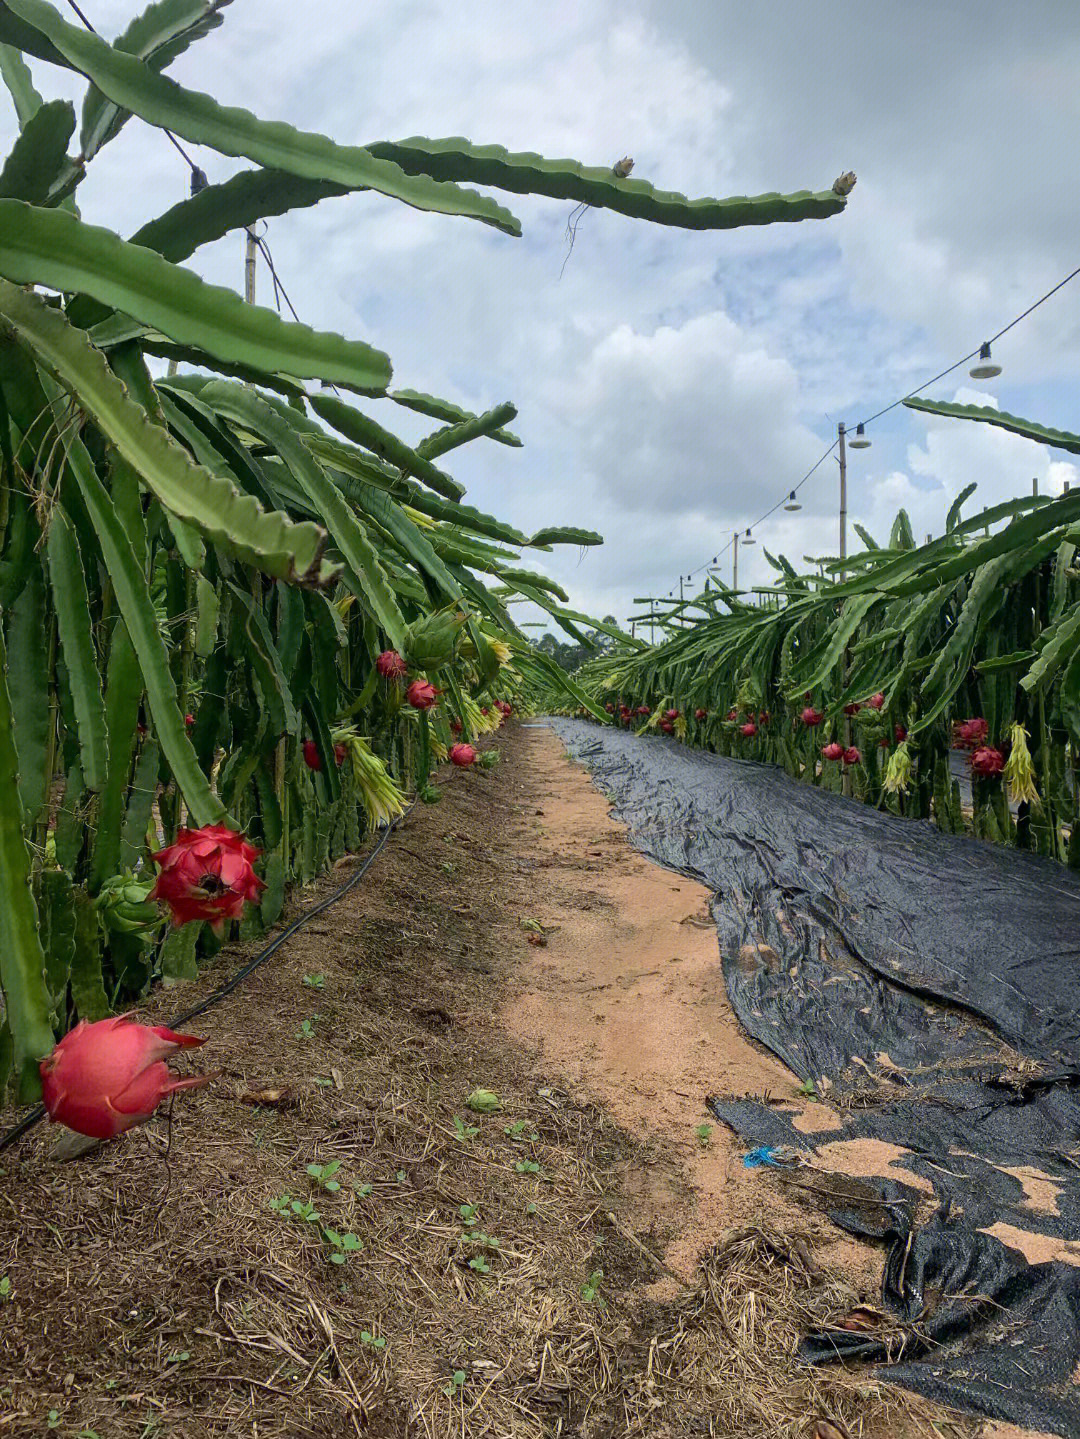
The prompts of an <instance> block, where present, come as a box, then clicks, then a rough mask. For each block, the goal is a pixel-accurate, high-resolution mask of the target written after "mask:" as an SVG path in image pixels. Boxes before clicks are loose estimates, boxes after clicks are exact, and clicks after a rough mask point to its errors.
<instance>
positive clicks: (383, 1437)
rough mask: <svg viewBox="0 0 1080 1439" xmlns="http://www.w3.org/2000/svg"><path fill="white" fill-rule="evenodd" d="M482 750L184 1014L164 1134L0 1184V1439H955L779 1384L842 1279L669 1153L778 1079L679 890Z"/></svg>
mask: <svg viewBox="0 0 1080 1439" xmlns="http://www.w3.org/2000/svg"><path fill="white" fill-rule="evenodd" d="M498 743H499V745H500V746H501V748H502V751H503V760H502V763H501V764H499V765H498V766H497V768H496V769H494V770H493V771H491V772H490V773H488V774H479V773H467V774H453V775H446V776H444V779H445V788H444V798H443V800H442V802H441V803H439V804H436V805H432V806H420V807H418V808H417V809H416V810H414V811H413V813H412V814H411V815H410V817H409V818H408V820H407V821H406V822H405V824H404V825H403V826H402V828H401V829H400V830H399V831H398V832H397V833H396V834H395V835H394V836H393V837H392V838H391V840H390V843H389V844H388V845H387V847H386V848H385V850H384V851H383V852H382V854H381V855H380V856H379V857H378V859H377V860H376V861H375V864H374V866H373V868H372V870H371V871H370V873H369V875H368V876H367V877H366V878H365V880H364V881H363V882H362V883H361V884H360V885H359V886H357V887H356V888H355V889H354V890H353V891H352V892H351V893H350V894H349V895H348V896H347V897H345V898H344V899H342V900H340V901H339V902H338V903H337V904H336V905H335V907H334V908H333V909H331V910H330V911H328V912H327V913H326V914H324V915H322V916H320V917H319V918H318V919H316V920H315V921H314V922H313V923H312V924H311V925H310V926H309V927H308V928H306V929H305V930H303V931H301V932H300V933H299V934H298V935H297V936H295V937H294V938H293V939H292V940H290V941H289V942H288V943H287V944H286V945H284V946H283V947H282V949H281V950H280V951H279V952H278V953H277V954H276V955H275V956H274V957H273V959H272V960H271V961H270V962H269V963H268V964H267V965H266V966H265V967H264V968H263V969H260V970H259V971H258V972H257V973H256V974H255V975H254V976H252V978H251V979H250V980H248V981H247V982H246V983H245V985H244V986H242V987H241V988H240V989H239V990H237V991H236V992H234V993H233V994H232V995H230V996H229V997H228V998H227V999H226V1000H225V1001H224V1002H223V1003H221V1004H220V1005H219V1006H217V1007H216V1008H214V1009H213V1010H212V1011H210V1012H209V1013H208V1014H207V1015H206V1016H205V1017H204V1019H203V1021H202V1022H201V1023H200V1024H199V1025H198V1026H197V1032H199V1033H202V1034H204V1035H206V1037H207V1040H208V1043H207V1046H206V1048H205V1049H204V1050H202V1051H199V1052H198V1054H197V1056H196V1057H195V1061H194V1063H195V1065H196V1067H201V1068H204V1069H218V1068H220V1069H221V1070H222V1071H223V1072H222V1074H221V1077H220V1078H219V1079H218V1081H217V1082H216V1083H215V1084H214V1085H212V1086H211V1087H210V1088H208V1089H205V1090H199V1091H196V1092H194V1093H192V1094H189V1095H185V1096H182V1099H181V1101H179V1102H178V1103H177V1105H176V1110H175V1115H174V1118H173V1122H172V1129H171V1143H170V1138H169V1129H168V1125H167V1119H166V1117H165V1115H162V1116H160V1117H158V1118H157V1119H155V1121H154V1122H153V1123H152V1124H151V1125H148V1126H147V1127H145V1128H144V1129H142V1130H139V1131H134V1132H132V1133H131V1134H129V1135H127V1136H125V1137H123V1138H122V1139H121V1140H119V1141H117V1142H116V1143H114V1144H111V1145H106V1146H103V1147H101V1148H99V1149H97V1150H95V1151H93V1152H91V1153H89V1154H87V1155H85V1156H84V1157H82V1158H80V1159H78V1160H75V1161H72V1162H59V1161H58V1160H57V1158H56V1150H55V1140H56V1139H57V1135H56V1134H55V1133H52V1132H50V1131H48V1130H47V1129H45V1128H41V1129H38V1130H37V1131H35V1132H34V1133H33V1134H32V1135H31V1136H30V1137H29V1138H28V1139H26V1140H24V1141H23V1142H22V1143H21V1144H20V1145H19V1146H18V1147H17V1148H15V1149H13V1150H10V1151H8V1152H6V1153H5V1154H4V1155H3V1156H2V1158H0V1279H6V1280H7V1281H8V1282H7V1285H6V1286H5V1288H4V1290H3V1291H2V1292H0V1337H2V1346H3V1347H2V1353H3V1372H2V1374H0V1435H2V1436H4V1439H8V1436H15V1439H24V1436H25V1439H31V1436H33V1439H42V1436H44V1435H47V1434H53V1433H56V1434H58V1435H60V1436H63V1439H181V1436H183V1439H240V1436H245V1439H340V1436H342V1435H350V1434H353V1435H356V1436H358V1439H414V1436H415V1439H442V1436H449V1435H455V1436H461V1439H555V1436H559V1439H577V1436H579V1439H616V1436H618V1439H623V1436H641V1439H684V1436H687V1435H690V1434H702V1435H718V1436H719V1435H729V1434H733V1433H738V1434H740V1436H744V1439H774V1436H781V1439H822V1436H829V1439H834V1436H835V1435H836V1434H837V1433H839V1434H841V1435H844V1434H846V1435H848V1436H850V1439H921V1436H924V1435H938V1436H939V1439H970V1436H973V1435H974V1434H975V1433H976V1431H977V1429H978V1425H977V1424H975V1423H972V1422H971V1421H969V1420H961V1419H956V1418H952V1417H949V1416H947V1415H945V1414H943V1413H942V1411H940V1410H935V1409H933V1408H932V1407H931V1406H928V1405H925V1404H923V1403H922V1402H921V1401H919V1400H916V1399H913V1398H910V1397H909V1396H906V1395H904V1394H902V1393H901V1392H900V1391H894V1390H890V1389H889V1388H888V1387H887V1386H884V1385H881V1384H880V1383H878V1382H876V1381H874V1380H873V1379H872V1378H870V1377H869V1376H867V1375H864V1374H860V1373H858V1372H855V1371H852V1372H844V1371H841V1370H839V1369H835V1370H834V1369H830V1370H828V1371H826V1370H822V1371H810V1370H807V1369H806V1368H805V1367H804V1366H801V1365H800V1364H798V1362H797V1360H796V1358H795V1352H794V1351H795V1346H796V1344H797V1340H798V1337H799V1335H800V1334H801V1333H805V1332H807V1331H808V1330H812V1329H816V1328H820V1327H821V1326H822V1325H825V1324H828V1323H829V1322H833V1321H834V1320H835V1319H836V1318H837V1317H839V1316H840V1315H842V1314H844V1313H845V1312H847V1310H848V1309H850V1307H851V1306H852V1305H853V1304H854V1303H856V1302H857V1300H858V1299H859V1298H860V1297H861V1296H862V1295H865V1294H866V1293H869V1292H871V1291H872V1287H873V1273H874V1268H875V1261H874V1259H873V1258H872V1257H871V1253H870V1251H859V1250H857V1249H856V1248H855V1247H854V1246H852V1245H850V1243H849V1242H848V1241H846V1240H844V1239H841V1238H838V1237H837V1234H836V1232H835V1231H834V1230H833V1229H831V1227H830V1226H828V1225H827V1224H826V1223H825V1222H824V1221H822V1220H820V1219H819V1218H818V1217H816V1215H815V1214H814V1213H812V1212H809V1211H800V1210H798V1209H796V1208H794V1207H793V1206H791V1205H790V1204H788V1202H787V1201H785V1200H784V1199H783V1197H782V1194H781V1191H780V1190H779V1188H778V1186H777V1185H776V1183H775V1181H774V1180H772V1179H771V1177H769V1176H756V1175H755V1174H754V1173H752V1172H750V1171H747V1170H745V1169H744V1168H743V1167H742V1165H741V1164H740V1163H739V1161H738V1158H737V1156H736V1155H735V1154H734V1153H733V1151H732V1149H731V1146H730V1144H729V1141H728V1140H727V1138H726V1136H724V1135H723V1134H722V1133H721V1132H720V1130H719V1129H718V1128H717V1129H714V1130H713V1131H712V1133H711V1134H710V1135H709V1139H708V1146H707V1147H705V1146H704V1145H703V1143H702V1141H701V1140H700V1139H699V1138H698V1136H697V1135H696V1134H695V1129H696V1126H697V1125H699V1124H701V1123H704V1122H706V1121H705V1116H704V1113H703V1110H702V1106H701V1096H702V1094H703V1093H704V1092H705V1091H706V1090H707V1089H709V1088H711V1087H713V1086H715V1085H717V1084H718V1083H721V1082H726V1083H728V1084H729V1085H730V1086H731V1087H732V1088H738V1087H740V1086H743V1087H746V1088H749V1089H755V1090H758V1091H760V1090H761V1089H764V1088H771V1089H772V1090H773V1092H775V1093H789V1092H790V1091H791V1087H792V1082H791V1079H790V1076H788V1075H787V1074H786V1073H785V1071H784V1070H783V1069H782V1068H781V1067H780V1066H778V1065H777V1064H776V1063H775V1062H774V1061H773V1060H771V1059H770V1058H769V1057H768V1056H766V1055H764V1054H763V1053H761V1052H759V1051H757V1050H756V1049H754V1048H753V1047H752V1046H750V1045H749V1044H748V1043H747V1042H746V1041H744V1040H743V1039H742V1038H741V1037H740V1035H739V1034H738V1031H737V1029H736V1028H735V1026H734V1021H733V1020H732V1019H731V1017H730V1015H729V1014H728V1013H727V1012H726V1009H725V1003H724V1000H723V987H722V984H721V983H720V981H719V975H718V968H717V959H716V941H715V937H714V934H713V932H712V930H711V928H705V927H704V908H703V906H704V896H703V894H702V892H701V891H699V890H698V889H697V888H696V887H695V886H692V885H689V884H688V883H686V882H685V881H682V880H679V879H678V878H677V877H672V876H671V875H669V874H667V873H665V872H663V871H661V870H658V869H656V868H654V867H653V866H651V865H649V864H648V863H647V862H646V861H644V860H643V859H641V858H640V856H638V855H636V854H635V853H634V852H633V851H632V850H631V849H630V848H629V846H628V845H627V844H626V842H625V840H624V839H622V837H621V836H620V835H619V833H618V830H617V827H616V826H614V825H613V824H612V822H611V821H610V820H609V819H608V816H607V811H606V805H605V804H604V802H603V801H602V800H601V799H600V798H599V796H598V795H596V794H595V792H594V791H593V790H592V788H591V786H590V785H589V783H588V780H587V779H586V778H585V776H584V775H583V774H582V773H581V772H580V771H579V770H577V769H576V768H575V767H572V766H571V765H570V764H569V762H568V761H567V760H566V758H565V757H564V756H563V755H562V754H561V750H560V749H559V747H558V745H557V742H556V741H555V740H554V738H553V737H552V736H551V735H550V734H549V733H545V732H542V731H536V730H523V729H521V728H518V727H514V728H513V729H512V730H511V731H510V733H509V734H507V735H505V736H503V735H500V736H499V737H498ZM537 811H543V813H538V812H537ZM352 863H353V862H352V861H350V862H349V864H347V865H345V866H344V867H343V868H342V870H341V872H340V873H338V874H337V875H335V876H333V877H331V878H329V879H327V880H326V881H324V882H323V883H321V884H320V885H319V886H316V887H315V889H314V891H312V892H309V893H307V894H300V895H296V896H293V898H292V900H291V904H292V906H293V907H294V909H299V908H304V907H306V906H307V905H309V904H310V903H311V902H312V901H313V900H314V899H315V898H318V897H320V896H321V895H322V894H324V893H326V892H328V891H329V890H330V889H331V888H332V887H333V886H334V885H336V884H338V883H340V881H341V879H342V877H343V875H345V874H346V873H348V872H349V868H350V865H351V864H352ZM609 886H611V888H610V889H609ZM684 921H685V922H684ZM699 921H700V923H699ZM536 923H539V924H541V925H543V926H545V927H546V928H547V931H548V932H547V933H546V934H545V935H542V936H541V935H539V934H537V932H536V929H535V925H536ZM540 939H543V940H546V943H536V942H535V941H537V940H540ZM250 953H251V950H250V949H248V950H245V948H244V947H243V946H239V945H233V946H228V947H227V948H226V949H225V950H223V951H222V953H221V954H220V955H219V956H218V958H217V960H216V961H215V962H214V963H213V965H211V966H210V967H208V969H207V971H206V972H205V974H203V975H201V976H200V978H199V980H198V981H196V982H195V983H194V984H191V985H187V986H185V987H184V988H183V989H182V991H181V992H180V993H179V994H177V993H176V992H175V991H173V992H171V993H166V992H163V991H158V992H156V993H155V994H154V995H152V996H151V997H150V999H149V1000H148V1002H147V1004H146V1006H145V1008H144V1011H143V1017H145V1018H147V1019H149V1020H151V1021H152V1022H161V1021H163V1020H166V1019H167V1018H168V1016H169V1015H170V1013H172V1012H175V1011H176V1010H177V1009H180V1008H183V1007H186V1006H188V1005H189V1004H191V1003H193V1002H195V1001H196V1000H198V999H199V998H200V997H201V996H202V995H203V994H205V993H209V992H210V991H212V990H213V989H214V988H215V987H216V986H217V985H219V984H220V983H221V982H222V980H224V979H226V978H228V977H229V976H230V975H231V974H232V973H233V972H234V970H235V969H236V968H237V967H238V966H239V964H240V963H242V962H243V961H244V959H246V958H247V957H248V955H249V954H250ZM508 994H510V995H511V996H512V998H511V999H510V1000H509V1001H507V998H506V997H507V995H508ZM497 1015H498V1018H497V1017H496V1016H497ZM500 1020H501V1023H500ZM687 1036H689V1042H687ZM477 1086H481V1087H483V1088H484V1089H488V1090H492V1091H495V1092H497V1094H498V1095H499V1096H500V1100H501V1108H500V1109H499V1110H498V1111H497V1112H496V1113H492V1114H480V1113H477V1112H475V1111H474V1110H472V1109H470V1108H469V1106H468V1103H467V1100H468V1096H469V1095H470V1093H471V1092H472V1091H473V1090H474V1089H475V1088H476V1087H477ZM676 1091H679V1092H676ZM812 1108H813V1107H812V1106H811V1109H812ZM808 1113H809V1111H808ZM823 1113H824V1111H822V1114H823ZM811 1118H812V1119H813V1118H818V1119H820V1115H811ZM327 1165H331V1166H337V1167H336V1168H335V1169H332V1170H329V1171H328V1170H327V1169H326V1168H325V1166H327ZM312 1169H314V1170H315V1173H314V1174H313V1173H312ZM327 1181H329V1182H327ZM335 1186H336V1187H335ZM315 1214H317V1216H318V1217H317V1218H316V1217H314V1216H315ZM334 1236H337V1241H335V1239H334ZM348 1236H355V1245H353V1244H352V1242H351V1241H350V1247H348V1248H344V1247H343V1246H344V1241H345V1239H346V1238H347V1237H348ZM717 1241H719V1242H717ZM357 1245H358V1246H359V1247H355V1246H357ZM335 1257H340V1258H342V1259H343V1260H344V1262H343V1263H340V1264H337V1263H335V1262H334V1259H335ZM699 1259H700V1263H699V1262H698V1261H699ZM853 1281H854V1282H853ZM867 1286H869V1288H868V1287H867ZM732 1336H738V1338H737V1340H733V1337H732ZM827 1423H828V1424H832V1425H833V1426H834V1427H833V1428H828V1427H823V1426H826V1424H827ZM840 1426H842V1427H840Z"/></svg>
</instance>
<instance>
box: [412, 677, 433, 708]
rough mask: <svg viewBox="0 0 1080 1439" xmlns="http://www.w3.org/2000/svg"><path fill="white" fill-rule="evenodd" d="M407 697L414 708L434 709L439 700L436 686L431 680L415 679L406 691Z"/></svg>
mask: <svg viewBox="0 0 1080 1439" xmlns="http://www.w3.org/2000/svg"><path fill="white" fill-rule="evenodd" d="M405 698H406V699H407V700H408V702H409V703H410V704H411V705H412V707H413V709H414V710H429V709H434V707H435V704H436V701H437V696H436V694H435V686H434V685H433V684H432V683H431V681H430V680H413V682H412V684H411V685H410V686H409V688H408V689H407V690H406V691H405Z"/></svg>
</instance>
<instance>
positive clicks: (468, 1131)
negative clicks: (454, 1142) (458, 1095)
mask: <svg viewBox="0 0 1080 1439" xmlns="http://www.w3.org/2000/svg"><path fill="white" fill-rule="evenodd" d="M454 1129H455V1131H456V1132H457V1137H458V1138H459V1139H475V1138H476V1136H477V1135H478V1134H479V1133H480V1130H479V1129H478V1128H477V1127H476V1125H475V1124H466V1123H465V1121H464V1120H463V1119H459V1118H458V1116H457V1115H456V1114H455V1115H454Z"/></svg>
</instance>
